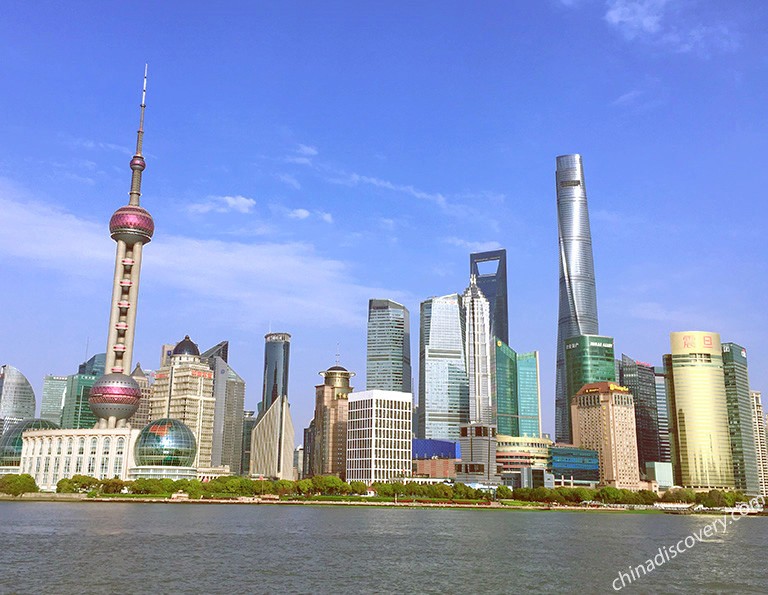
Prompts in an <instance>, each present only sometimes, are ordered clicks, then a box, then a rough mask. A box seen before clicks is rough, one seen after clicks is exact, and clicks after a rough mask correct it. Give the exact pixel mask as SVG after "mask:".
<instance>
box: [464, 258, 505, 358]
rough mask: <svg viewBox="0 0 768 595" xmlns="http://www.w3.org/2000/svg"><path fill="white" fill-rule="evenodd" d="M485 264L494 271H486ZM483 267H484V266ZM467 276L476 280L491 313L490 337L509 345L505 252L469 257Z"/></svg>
mask: <svg viewBox="0 0 768 595" xmlns="http://www.w3.org/2000/svg"><path fill="white" fill-rule="evenodd" d="M485 263H489V264H490V265H491V267H493V265H494V264H495V270H494V271H488V270H487V269H486V266H487V265H485ZM484 265H485V266H484ZM469 275H470V277H471V276H472V275H474V276H475V277H476V279H477V286H478V287H479V288H480V291H482V292H483V295H484V296H485V299H487V300H488V304H489V305H490V312H491V336H492V337H497V338H499V339H501V340H502V341H504V343H507V344H509V314H508V311H507V251H506V250H491V251H489V252H476V253H474V254H470V255H469Z"/></svg>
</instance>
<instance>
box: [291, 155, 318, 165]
mask: <svg viewBox="0 0 768 595" xmlns="http://www.w3.org/2000/svg"><path fill="white" fill-rule="evenodd" d="M285 162H286V163H295V164H296V165H312V161H311V160H310V159H309V157H286V158H285Z"/></svg>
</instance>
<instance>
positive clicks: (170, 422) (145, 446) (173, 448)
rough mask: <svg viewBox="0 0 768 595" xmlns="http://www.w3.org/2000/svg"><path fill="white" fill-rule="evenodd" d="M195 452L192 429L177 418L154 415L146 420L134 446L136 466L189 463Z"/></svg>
mask: <svg viewBox="0 0 768 595" xmlns="http://www.w3.org/2000/svg"><path fill="white" fill-rule="evenodd" d="M196 454H197V442H196V441H195V435H194V434H193V433H192V430H190V429H189V427H187V426H186V425H185V424H184V423H182V422H180V421H179V420H178V419H169V418H164V419H158V420H156V421H153V422H150V423H149V424H147V425H146V426H145V427H144V429H143V430H141V433H140V434H139V436H138V438H136V446H135V448H134V459H135V460H136V464H137V465H139V466H144V465H160V466H163V467H191V466H192V464H193V463H194V461H195V455H196Z"/></svg>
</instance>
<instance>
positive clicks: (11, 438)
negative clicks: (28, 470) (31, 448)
mask: <svg viewBox="0 0 768 595" xmlns="http://www.w3.org/2000/svg"><path fill="white" fill-rule="evenodd" d="M58 429H59V426H58V425H56V424H55V423H53V422H50V421H48V420H47V419H27V420H24V421H19V422H16V423H15V424H13V425H12V426H11V427H10V428H8V430H6V431H5V432H3V435H2V437H0V467H6V466H9V467H14V466H17V465H19V464H21V447H22V434H23V433H24V432H26V431H27V430H58Z"/></svg>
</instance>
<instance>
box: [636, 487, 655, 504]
mask: <svg viewBox="0 0 768 595" xmlns="http://www.w3.org/2000/svg"><path fill="white" fill-rule="evenodd" d="M637 495H638V497H639V498H640V503H641V504H646V505H648V506H652V505H653V504H655V503H656V502H658V501H659V496H658V494H657V493H656V492H652V491H651V490H640V491H639V492H638V493H637Z"/></svg>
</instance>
